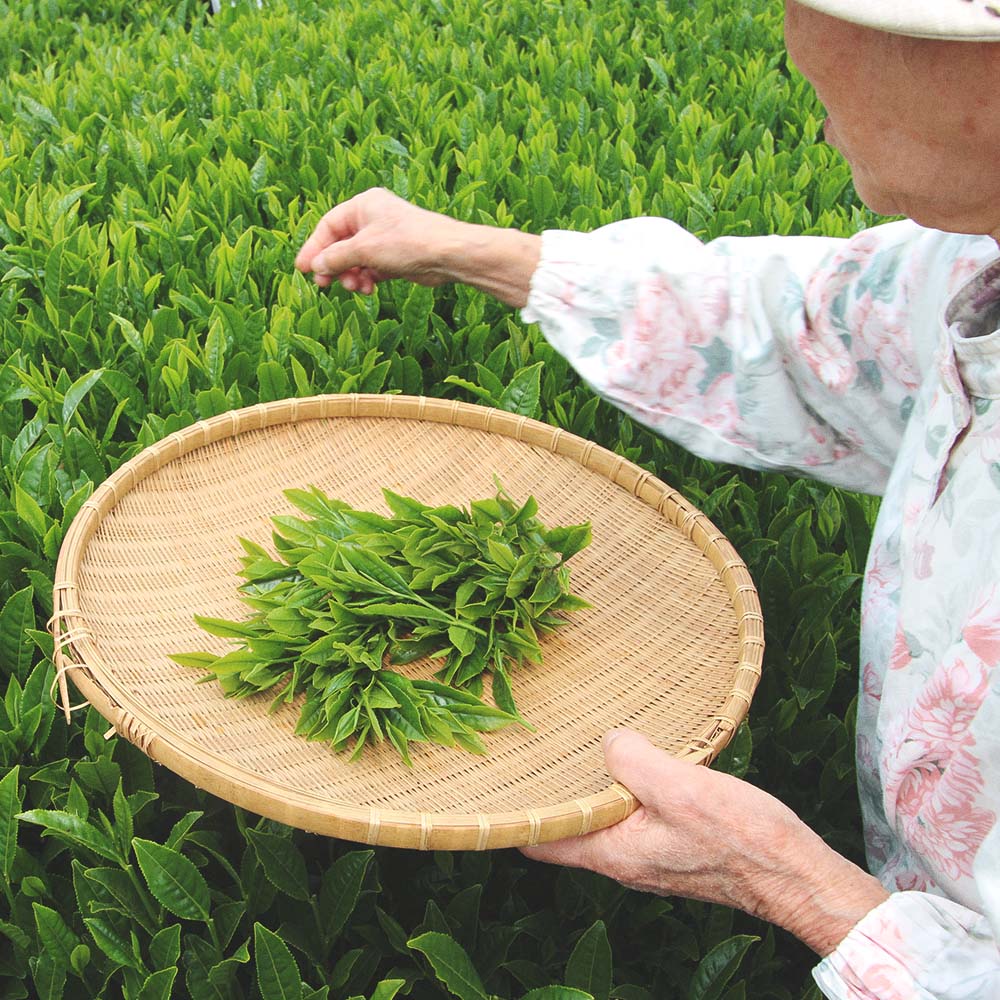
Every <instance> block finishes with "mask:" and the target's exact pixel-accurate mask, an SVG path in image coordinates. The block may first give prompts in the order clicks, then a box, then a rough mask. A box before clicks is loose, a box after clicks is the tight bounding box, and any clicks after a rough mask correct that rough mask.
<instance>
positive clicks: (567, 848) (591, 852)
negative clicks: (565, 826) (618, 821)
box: [518, 830, 609, 871]
mask: <svg viewBox="0 0 1000 1000" xmlns="http://www.w3.org/2000/svg"><path fill="white" fill-rule="evenodd" d="M608 839H609V834H608V833H607V832H606V831H604V830H597V831H596V832H594V833H588V834H585V835H584V836H582V837H568V838H566V839H565V840H553V841H550V842H549V843H547V844H538V845H536V846H535V847H521V848H518V850H520V852H521V853H522V854H523V855H524V856H525V857H526V858H531V860H532V861H545V862H547V863H549V864H556V865H565V866H567V867H570V868H589V869H591V870H592V871H600V870H601V869H602V868H603V860H604V858H605V855H606V854H607V850H606V841H607V840H608Z"/></svg>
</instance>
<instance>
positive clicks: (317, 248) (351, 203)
mask: <svg viewBox="0 0 1000 1000" xmlns="http://www.w3.org/2000/svg"><path fill="white" fill-rule="evenodd" d="M359 228H360V225H359V220H358V203H357V197H354V198H350V199H348V200H347V201H345V202H342V203H341V204H339V205H335V206H334V207H333V208H331V209H330V211H329V212H327V213H326V215H324V216H323V218H322V219H320V220H319V222H318V223H317V224H316V228H315V229H314V230H313V232H312V235H311V236H310V237H309V239H307V240H306V241H305V243H303V244H302V249H300V250H299V252H298V254H296V256H295V266H296V267H297V268H298V269H299V270H300V271H302V272H306V271H316V270H317V268H316V267H315V261H316V259H317V257H318V256H319V255H320V254H322V253H323V252H324V251H326V250H328V249H330V248H331V247H333V246H335V245H336V244H338V243H341V242H342V241H344V240H349V239H350V238H351V237H352V236H354V235H356V233H357V232H358V229H359ZM340 270H341V271H343V270H345V268H341V269H340ZM327 273H335V274H339V273H340V272H339V271H338V272H327Z"/></svg>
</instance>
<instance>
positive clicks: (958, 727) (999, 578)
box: [522, 219, 1000, 1000]
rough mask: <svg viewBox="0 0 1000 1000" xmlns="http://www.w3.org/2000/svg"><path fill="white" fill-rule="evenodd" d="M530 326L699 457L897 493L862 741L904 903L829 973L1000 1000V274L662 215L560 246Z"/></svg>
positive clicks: (878, 823)
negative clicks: (682, 223) (699, 228)
mask: <svg viewBox="0 0 1000 1000" xmlns="http://www.w3.org/2000/svg"><path fill="white" fill-rule="evenodd" d="M522 315H523V318H524V319H525V321H527V322H537V323H539V324H540V325H541V329H542V331H543V333H544V334H545V336H546V338H547V339H548V340H549V341H550V343H551V344H552V345H553V346H554V347H555V348H556V349H557V350H558V351H560V353H562V354H563V355H565V357H566V358H567V359H568V360H569V361H570V362H571V363H572V364H573V365H574V367H575V368H576V369H577V370H578V371H579V373H580V375H581V376H582V377H583V378H584V380H585V381H586V382H587V383H589V385H590V386H591V387H592V388H593V389H594V390H595V391H596V392H598V393H600V394H601V395H602V396H604V397H605V398H607V399H608V400H610V401H611V402H612V403H614V404H615V405H616V406H618V407H620V408H621V409H622V410H624V411H625V412H627V413H629V414H630V415H632V416H633V417H634V418H635V419H637V420H639V421H641V422H642V423H644V424H646V425H647V426H649V427H651V428H652V429H653V430H655V431H657V432H659V433H661V434H663V435H665V436H667V437H669V438H672V439H674V440H676V441H678V442H680V443H681V444H682V445H684V446H685V447H687V448H688V449H690V450H691V451H693V452H696V453H697V454H699V455H701V456H703V457H706V458H710V459H715V460H717V461H726V462H736V463H740V464H742V465H745V466H749V467H751V468H756V469H779V470H786V471H794V472H798V473H801V474H805V475H808V476H811V477H813V478H815V479H819V480H822V481H824V482H828V483H833V484H836V485H838V486H843V487H846V488H848V489H852V490H859V491H863V492H868V493H874V494H881V495H882V496H883V497H884V500H883V502H882V505H881V512H880V514H879V518H878V522H877V524H876V527H875V532H874V536H873V541H872V548H871V552H870V553H869V560H868V566H867V569H866V577H865V586H864V592H863V597H862V600H863V608H862V637H861V664H860V668H861V684H860V686H861V692H860V698H859V707H858V724H857V763H858V776H859V792H860V796H861V804H862V809H863V814H864V821H865V841H866V846H867V852H868V860H869V865H870V867H871V869H872V871H873V873H874V874H875V875H877V876H878V878H879V879H880V880H881V881H882V883H883V885H884V886H885V887H886V889H887V890H889V892H890V893H891V895H890V897H889V899H888V900H887V901H886V902H884V903H882V904H881V905H880V906H878V907H876V908H875V909H874V910H872V911H871V912H870V913H869V914H868V915H867V916H865V917H864V918H863V919H862V920H861V921H860V922H859V923H858V924H857V925H856V926H855V927H854V929H853V930H852V931H851V932H850V933H849V934H848V936H847V937H846V938H845V939H844V941H842V942H841V944H840V945H839V947H838V948H837V949H836V951H834V952H833V953H832V954H831V955H829V956H828V957H827V958H825V959H824V960H823V961H822V962H821V963H820V964H819V965H818V966H817V967H816V969H815V970H814V972H813V975H814V977H815V979H816V981H817V983H818V984H819V986H820V988H821V989H822V991H823V992H824V994H825V995H826V996H827V997H831V998H835V1000H848V998H849V1000H932V998H933V1000H986V998H1000V951H998V941H1000V826H998V825H997V822H996V820H997V810H998V809H1000V670H998V669H997V665H998V663H1000V402H998V401H1000V259H998V251H997V245H996V243H995V242H994V241H992V240H991V239H988V238H986V237H970V236H957V235H953V234H947V233H940V232H935V231H932V230H926V229H922V228H920V227H919V226H917V225H916V224H915V223H911V222H895V223H889V224H886V225H883V226H878V227H876V228H873V229H870V230H866V231H864V232H862V233H860V234H858V235H857V236H855V237H853V238H851V239H848V240H839V239H828V238H820V237H781V236H771V237H760V238H756V237H754V238H746V237H744V238H724V239H719V240H715V241H714V242H712V243H709V244H707V245H703V244H702V243H701V242H700V241H699V240H697V239H696V238H695V237H693V236H692V235H690V234H689V233H687V232H686V231H685V230H683V229H681V228H680V227H679V226H676V225H675V224H673V223H671V222H669V221H667V220H665V219H632V220H628V221H625V222H619V223H615V224H613V225H611V226H606V227H604V228H603V229H599V230H597V231H596V232H593V233H589V234H585V233H572V232H563V231H550V232H547V233H545V234H544V236H543V239H542V258H541V262H540V264H539V267H538V269H537V270H536V272H535V274H534V276H533V278H532V283H531V293H530V297H529V299H528V303H527V306H526V308H525V309H524V311H523V314H522Z"/></svg>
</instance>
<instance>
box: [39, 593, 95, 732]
mask: <svg viewBox="0 0 1000 1000" xmlns="http://www.w3.org/2000/svg"><path fill="white" fill-rule="evenodd" d="M55 589H56V590H57V591H61V590H67V589H68V587H67V585H66V584H62V585H59V584H57V585H56V588H55ZM79 615H80V611H79V609H78V608H60V609H59V610H58V611H56V612H55V614H53V615H52V617H51V618H50V619H49V620H48V621H47V622H46V623H45V629H46V631H48V632H51V633H52V639H53V642H54V646H53V649H52V662H53V663H54V664H55V668H56V673H55V676H54V677H53V678H52V683H51V684H50V685H49V699H50V700H51V701H52V703H53V704H54V705H58V706H59V707H60V708H61V709H62V710H63V715H64V716H65V717H66V722H67V723H68V722H70V720H71V719H72V716H73V713H74V712H77V711H79V710H80V709H81V708H87V707H88V706H89V705H90V702H89V701H80V702H77V704H75V705H71V704H70V700H69V685H68V684H67V683H66V675H67V674H68V673H69V671H71V670H80V669H82V668H83V667H84V664H82V663H77V662H76V661H75V660H72V659H71V658H70V657H69V656H68V655H66V654H64V653H63V650H65V649H67V648H68V647H70V646H71V645H72V644H73V643H74V642H76V641H78V640H80V639H83V638H89V637H90V635H91V632H90V629H88V628H87V627H86V626H85V625H79V626H77V627H76V628H70V629H67V630H66V631H62V629H60V628H59V623H60V621H62V620H63V619H67V618H70V617H71V616H76V617H79ZM57 687H58V688H59V698H58V700H57V699H56V693H55V692H56V688H57Z"/></svg>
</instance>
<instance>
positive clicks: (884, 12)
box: [798, 0, 1000, 42]
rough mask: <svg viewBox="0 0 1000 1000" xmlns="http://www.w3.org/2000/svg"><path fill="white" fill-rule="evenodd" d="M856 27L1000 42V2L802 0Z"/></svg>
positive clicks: (919, 36) (988, 0) (967, 40)
mask: <svg viewBox="0 0 1000 1000" xmlns="http://www.w3.org/2000/svg"><path fill="white" fill-rule="evenodd" d="M798 2H799V3H802V4H804V5H805V6H806V7H812V8H813V9H814V10H818V11H822V12H823V13H824V14H829V15H831V16H832V17H838V18H840V19H841V20H843V21H851V22H853V23H854V24H863V25H865V26H866V27H869V28H877V29H879V30H881V31H888V32H891V33H893V34H897V35H913V36H915V37H917V38H941V39H951V40H953V41H964V42H1000V0H996V2H991V0H798Z"/></svg>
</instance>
